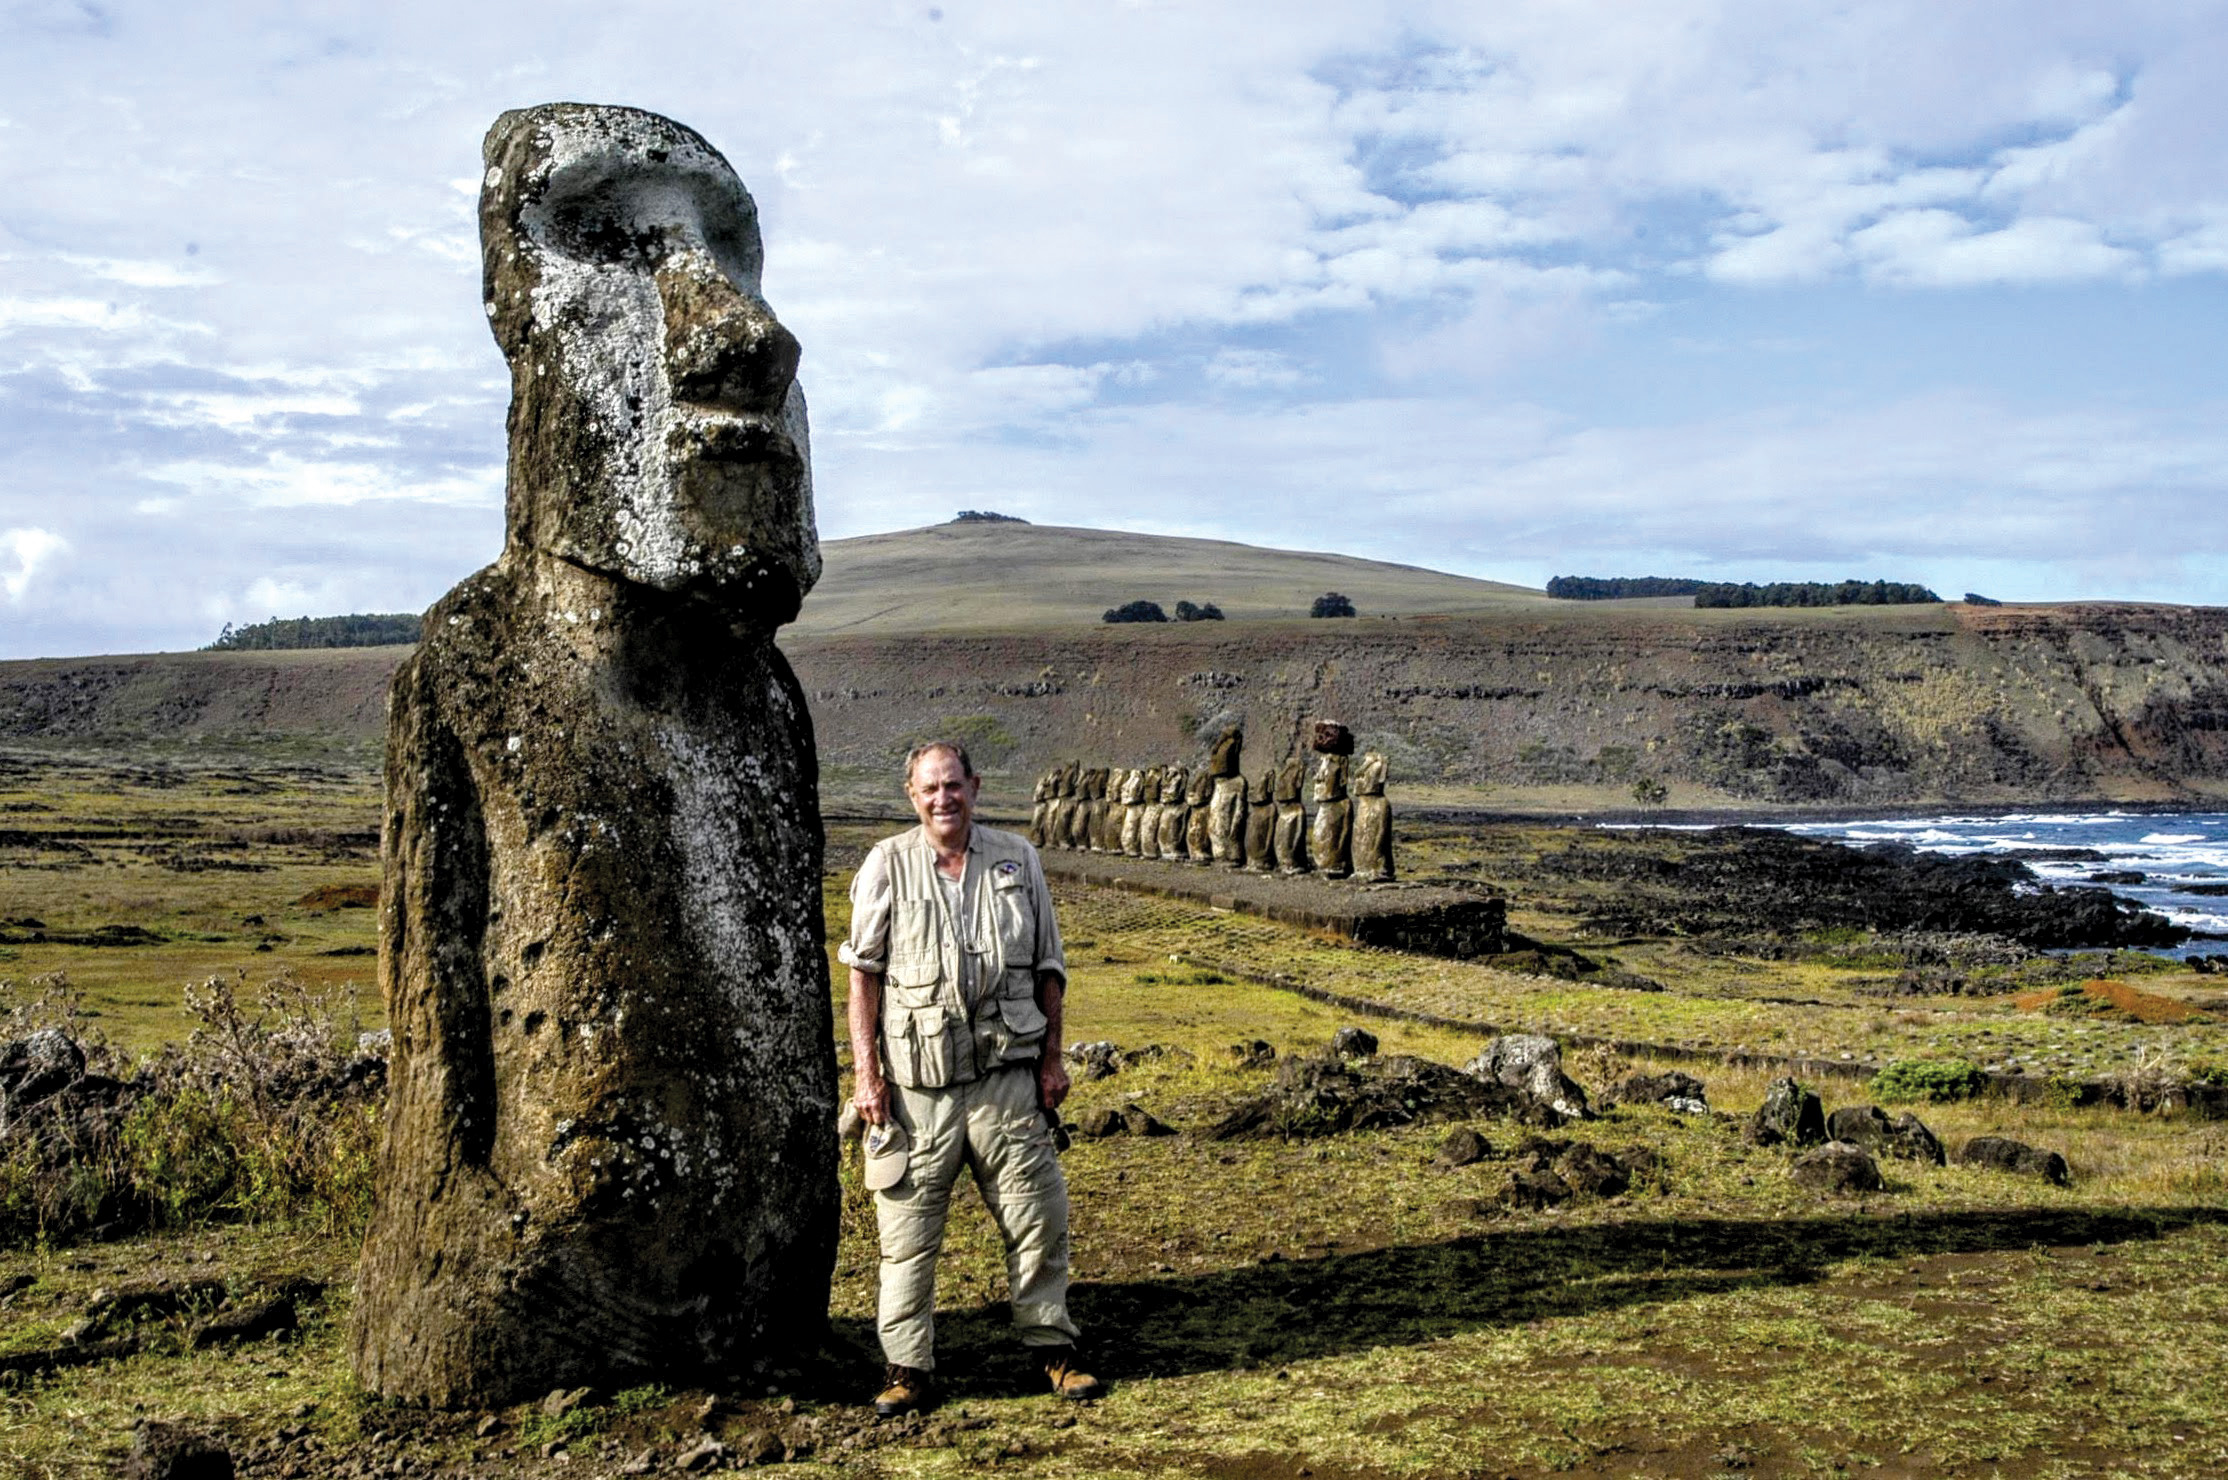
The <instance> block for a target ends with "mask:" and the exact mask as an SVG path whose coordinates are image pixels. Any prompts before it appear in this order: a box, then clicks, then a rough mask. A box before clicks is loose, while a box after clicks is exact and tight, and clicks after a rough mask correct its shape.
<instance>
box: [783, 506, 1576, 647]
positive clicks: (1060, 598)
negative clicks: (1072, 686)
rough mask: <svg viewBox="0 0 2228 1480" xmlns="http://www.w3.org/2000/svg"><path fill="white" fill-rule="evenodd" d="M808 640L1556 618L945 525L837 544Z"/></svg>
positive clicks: (1194, 554)
mask: <svg viewBox="0 0 2228 1480" xmlns="http://www.w3.org/2000/svg"><path fill="white" fill-rule="evenodd" d="M821 553H822V556H823V558H824V559H825V560H826V562H827V570H826V572H825V574H823V575H822V576H821V578H820V584H819V585H818V586H817V587H815V588H814V589H813V592H812V595H811V596H810V597H808V598H807V599H806V601H805V609H804V612H803V615H801V616H800V617H799V618H798V620H797V625H796V628H795V629H794V630H795V631H796V632H797V633H798V634H800V635H803V636H813V637H818V636H827V635H833V634H837V633H845V634H853V635H858V634H876V635H881V634H903V633H913V632H923V631H945V632H949V631H979V630H984V629H1003V630H1015V629H1036V628H1045V627H1065V626H1072V625H1076V624H1096V623H1097V622H1098V620H1099V614H1100V613H1101V612H1104V611H1105V610H1107V608H1109V607H1116V606H1120V605H1121V604H1122V603H1124V602H1126V601H1135V600H1145V601H1157V602H1159V603H1160V605H1161V606H1162V608H1163V609H1165V610H1166V611H1168V612H1169V613H1170V615H1171V616H1173V615H1174V612H1175V608H1176V603H1177V602H1178V601H1193V602H1199V603H1206V602H1213V603H1214V604H1215V605H1217V606H1219V607H1221V608H1222V612H1223V615H1224V616H1225V617H1226V618H1228V619H1229V620H1231V621H1248V620H1254V619H1260V618H1274V617H1302V618H1304V617H1306V615H1307V609H1308V603H1310V602H1311V601H1313V600H1314V599H1315V598H1316V597H1318V596H1321V595H1322V594H1323V593H1324V592H1326V591H1337V592H1340V593H1341V594H1343V595H1345V596H1348V597H1350V598H1352V600H1353V602H1354V606H1355V608H1356V609H1357V610H1358V611H1360V612H1362V613H1363V614H1365V615H1378V616H1385V615H1399V616H1410V615H1414V614H1417V613H1421V612H1458V611H1473V610H1476V609H1478V608H1482V607H1497V606H1509V605H1519V606H1528V607H1543V606H1545V605H1546V604H1547V598H1546V597H1545V596H1544V595H1543V594H1542V593H1540V592H1538V591H1533V590H1530V589H1528V588H1526V587H1523V586H1507V585H1502V584H1501V583H1500V582H1498V581H1477V580H1472V579H1470V578H1469V577H1467V576H1450V575H1446V574H1443V573H1442V572H1439V571H1435V570H1423V569H1420V568H1418V567H1416V566H1412V565H1388V564H1386V563H1384V562H1382V561H1376V560H1357V559H1355V558H1353V557H1352V556H1349V555H1326V554H1312V553H1307V552H1303V551H1296V550H1264V549H1261V548H1259V547H1257V546H1254V545H1240V544H1233V543H1231V542H1229V541H1227V540H1191V539H1176V538H1172V537H1170V536H1166V535H1150V534H1129V533H1126V532H1124V531H1121V530H1112V529H1067V528H1062V527H1059V526H1056V525H1042V524H1018V523H1016V524H1003V523H1000V524H975V523H968V524H938V525H932V526H930V527H929V528H926V529H907V530H900V531H898V532H896V533H894V534H874V535H866V536H863V537H861V538H858V539H849V540H830V541H828V542H827V543H826V544H824V545H822V546H821Z"/></svg>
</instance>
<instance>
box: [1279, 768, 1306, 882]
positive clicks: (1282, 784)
mask: <svg viewBox="0 0 2228 1480" xmlns="http://www.w3.org/2000/svg"><path fill="white" fill-rule="evenodd" d="M1306 786H1307V762H1306V761H1305V760H1303V759H1301V758H1300V757H1299V756H1298V755H1297V754H1294V755H1288V756H1286V757H1285V758H1284V764H1283V765H1281V766H1278V767H1277V768H1276V833H1275V837H1274V841H1275V845H1276V848H1275V851H1276V871H1277V872H1278V873H1280V874H1304V873H1306V872H1307V870H1308V861H1307V806H1306V804H1305V803H1303V802H1302V801H1301V800H1300V793H1301V792H1302V791H1303V790H1305V789H1306Z"/></svg>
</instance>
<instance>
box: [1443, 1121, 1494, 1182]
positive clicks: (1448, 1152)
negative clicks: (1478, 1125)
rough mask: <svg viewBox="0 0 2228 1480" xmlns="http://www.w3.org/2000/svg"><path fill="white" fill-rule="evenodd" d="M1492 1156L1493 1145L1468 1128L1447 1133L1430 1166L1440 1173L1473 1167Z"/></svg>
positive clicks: (1464, 1127)
mask: <svg viewBox="0 0 2228 1480" xmlns="http://www.w3.org/2000/svg"><path fill="white" fill-rule="evenodd" d="M1492 1154H1493V1144H1492V1143H1491V1142H1490V1141H1488V1140H1486V1139H1485V1137H1483V1136H1481V1135H1479V1134H1478V1133H1477V1132H1476V1131H1474V1130H1472V1129H1470V1127H1468V1126H1463V1127H1461V1128H1460V1129H1458V1130H1453V1131H1449V1132H1448V1133H1447V1138H1446V1139H1445V1140H1444V1141H1441V1142H1440V1143H1439V1154H1438V1156H1436V1157H1434V1158H1433V1159H1432V1163H1431V1164H1432V1165H1433V1166H1435V1167H1438V1168H1440V1169H1441V1170H1442V1171H1451V1170H1453V1169H1454V1168H1456V1167H1466V1166H1472V1165H1475V1164H1476V1163H1478V1162H1481V1161H1483V1160H1485V1159H1486V1158H1487V1157H1489V1156H1491V1155H1492Z"/></svg>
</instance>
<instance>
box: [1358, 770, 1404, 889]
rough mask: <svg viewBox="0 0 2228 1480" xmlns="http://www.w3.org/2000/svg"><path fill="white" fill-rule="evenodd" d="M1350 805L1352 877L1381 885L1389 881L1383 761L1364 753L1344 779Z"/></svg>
mask: <svg viewBox="0 0 2228 1480" xmlns="http://www.w3.org/2000/svg"><path fill="white" fill-rule="evenodd" d="M1348 785H1349V786H1350V788H1351V789H1352V791H1353V793H1354V796H1353V803H1354V877H1355V878H1357V879H1359V880H1361V881H1362V882H1363V883H1366V884H1382V883H1384V882H1386V881H1387V880H1389V879H1391V878H1392V877H1393V847H1392V804H1391V803H1389V802H1387V801H1386V800H1385V757H1384V753H1383V752H1382V751H1375V750H1371V751H1365V752H1364V753H1363V754H1362V757H1361V759H1360V760H1358V761H1356V762H1355V763H1354V771H1353V775H1352V776H1351V777H1350V778H1348Z"/></svg>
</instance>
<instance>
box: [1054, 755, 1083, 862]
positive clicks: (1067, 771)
mask: <svg viewBox="0 0 2228 1480" xmlns="http://www.w3.org/2000/svg"><path fill="white" fill-rule="evenodd" d="M1082 772H1083V763H1082V762H1081V761H1068V762H1066V763H1065V764H1064V765H1062V766H1061V767H1060V798H1059V800H1058V801H1056V802H1054V803H1053V804H1052V846H1053V847H1055V848H1073V847H1074V846H1075V811H1076V808H1077V806H1078V805H1080V799H1079V798H1078V797H1077V796H1076V793H1077V791H1079V790H1080V789H1081V788H1082V784H1083V783H1082Z"/></svg>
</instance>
